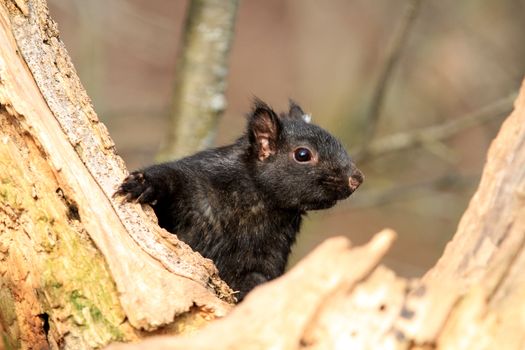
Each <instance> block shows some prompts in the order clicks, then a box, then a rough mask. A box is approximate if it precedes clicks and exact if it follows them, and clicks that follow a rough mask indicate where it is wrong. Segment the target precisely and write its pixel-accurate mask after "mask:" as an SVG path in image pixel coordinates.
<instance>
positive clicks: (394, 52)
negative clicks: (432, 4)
mask: <svg viewBox="0 0 525 350" xmlns="http://www.w3.org/2000/svg"><path fill="white" fill-rule="evenodd" d="M422 2H423V0H409V3H408V7H407V8H406V10H405V13H404V16H403V19H402V20H401V24H400V26H399V28H398V30H397V31H396V32H395V34H394V38H393V39H392V43H391V46H390V49H389V50H388V53H387V55H386V56H385V57H386V58H385V61H384V63H383V65H382V67H381V71H380V73H379V78H378V80H377V83H376V86H375V88H374V90H373V91H374V92H373V95H372V98H371V100H370V104H369V107H368V110H367V112H366V114H365V131H364V137H363V141H362V144H361V150H360V153H366V150H367V149H368V144H369V143H370V141H371V140H372V138H373V137H374V134H375V132H376V129H377V125H378V123H379V118H380V116H381V112H382V110H383V104H384V99H385V96H386V91H387V89H388V87H389V85H390V82H391V78H392V73H393V72H394V68H395V67H396V64H397V62H398V61H399V58H400V57H401V53H402V51H403V48H404V47H405V45H406V42H407V40H408V36H409V34H410V30H411V29H412V27H413V24H414V22H415V20H416V18H417V15H418V13H419V9H420V7H421V3H422Z"/></svg>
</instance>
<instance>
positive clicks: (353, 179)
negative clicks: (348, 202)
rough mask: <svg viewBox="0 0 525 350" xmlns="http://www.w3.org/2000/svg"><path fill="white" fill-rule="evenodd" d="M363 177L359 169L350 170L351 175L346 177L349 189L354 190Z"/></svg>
mask: <svg viewBox="0 0 525 350" xmlns="http://www.w3.org/2000/svg"><path fill="white" fill-rule="evenodd" d="M364 179H365V177H364V176H363V173H362V172H361V170H359V169H357V168H354V170H353V171H352V175H351V176H350V177H349V178H348V186H349V187H350V190H351V191H352V192H354V191H355V190H357V188H358V187H359V185H361V184H362V183H363V180H364Z"/></svg>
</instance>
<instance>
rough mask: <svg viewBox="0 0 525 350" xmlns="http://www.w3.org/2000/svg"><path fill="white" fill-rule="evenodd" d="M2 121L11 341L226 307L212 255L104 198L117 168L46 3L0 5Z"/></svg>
mask: <svg viewBox="0 0 525 350" xmlns="http://www.w3.org/2000/svg"><path fill="white" fill-rule="evenodd" d="M0 123H1V135H0V136H1V139H0V141H1V142H0V162H1V166H0V180H1V181H0V201H1V203H0V260H1V261H2V263H1V264H0V321H1V322H0V323H1V324H2V338H4V342H5V344H6V345H7V347H8V348H46V347H47V346H50V347H51V348H58V347H60V348H67V349H91V348H95V347H99V346H102V345H104V344H107V343H108V342H110V341H115V340H121V341H129V340H133V339H137V338H140V337H142V336H144V335H146V332H144V331H154V330H156V329H159V328H160V327H164V328H165V329H167V331H169V332H184V331H187V330H190V329H192V328H195V327H197V326H198V324H201V323H204V322H206V321H207V320H210V319H213V318H215V317H218V316H221V315H224V314H225V313H226V312H227V311H228V310H229V308H230V304H229V303H231V302H232V300H233V298H232V291H231V290H230V289H229V288H228V287H227V286H226V284H224V282H222V281H221V280H220V279H219V278H218V274H217V270H216V268H215V267H214V265H213V263H212V262H211V261H209V260H207V259H204V258H202V257H201V256H200V255H199V254H197V253H194V252H192V251H191V249H190V248H189V247H188V246H187V245H185V244H184V243H182V242H180V241H178V240H177V239H176V238H175V237H174V236H172V235H170V234H168V233H167V232H165V231H163V230H162V229H160V228H159V227H158V226H157V225H156V223H155V222H154V221H153V220H152V218H153V216H152V214H151V213H150V214H146V213H145V212H144V211H143V210H142V209H141V208H140V207H139V206H138V205H131V204H121V203H119V202H118V201H116V200H115V199H114V198H112V194H113V193H114V191H115V189H116V187H117V185H118V183H119V182H120V181H121V180H122V179H123V178H124V177H125V176H126V174H127V172H126V169H125V166H124V164H123V162H122V160H121V158H120V157H119V156H118V155H117V154H116V153H115V149H114V145H113V142H112V141H111V139H110V137H109V135H108V133H107V130H106V129H105V127H104V125H103V124H101V123H100V122H99V121H98V118H97V116H96V114H95V112H94V111H93V107H92V106H91V103H90V100H89V98H88V97H87V95H86V93H85V91H84V89H83V88H82V86H81V84H80V81H79V80H78V77H77V75H76V73H75V70H74V68H73V66H72V64H71V62H70V59H69V56H68V55H67V52H66V50H65V48H64V46H63V44H62V42H61V41H60V40H59V37H58V32H57V29H56V24H55V23H54V22H53V21H52V20H51V19H50V18H49V15H48V10H47V7H46V4H45V1H43V0H30V1H22V0H19V1H9V0H3V1H2V2H0Z"/></svg>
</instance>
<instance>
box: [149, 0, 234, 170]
mask: <svg viewBox="0 0 525 350" xmlns="http://www.w3.org/2000/svg"><path fill="white" fill-rule="evenodd" d="M238 6H239V0H192V1H190V4H189V9H188V13H187V15H186V24H185V26H184V38H183V40H182V45H181V50H180V51H179V57H178V59H177V70H176V73H175V87H174V92H173V101H172V108H171V112H170V119H169V121H170V123H169V128H168V139H167V140H166V144H165V145H164V147H163V150H162V152H161V153H160V154H159V160H172V159H174V158H182V157H184V156H188V155H191V154H193V153H195V152H197V151H202V150H203V149H206V148H210V147H212V146H213V143H214V141H215V131H216V129H217V124H218V122H219V117H220V116H221V115H222V113H223V112H224V110H225V109H226V98H225V97H224V92H225V90H226V77H227V76H228V56H229V53H230V47H231V43H232V41H233V34H234V28H235V17H236V14H237V8H238Z"/></svg>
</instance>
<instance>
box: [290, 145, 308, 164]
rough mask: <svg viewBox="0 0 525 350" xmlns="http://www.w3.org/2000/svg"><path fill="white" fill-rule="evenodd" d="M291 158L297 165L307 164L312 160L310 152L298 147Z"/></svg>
mask: <svg viewBox="0 0 525 350" xmlns="http://www.w3.org/2000/svg"><path fill="white" fill-rule="evenodd" d="M293 157H294V158H295V160H296V161H298V162H299V163H304V162H309V161H310V160H311V159H312V152H311V151H310V150H309V149H308V148H305V147H299V148H298V149H296V150H295V151H294V152H293Z"/></svg>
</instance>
